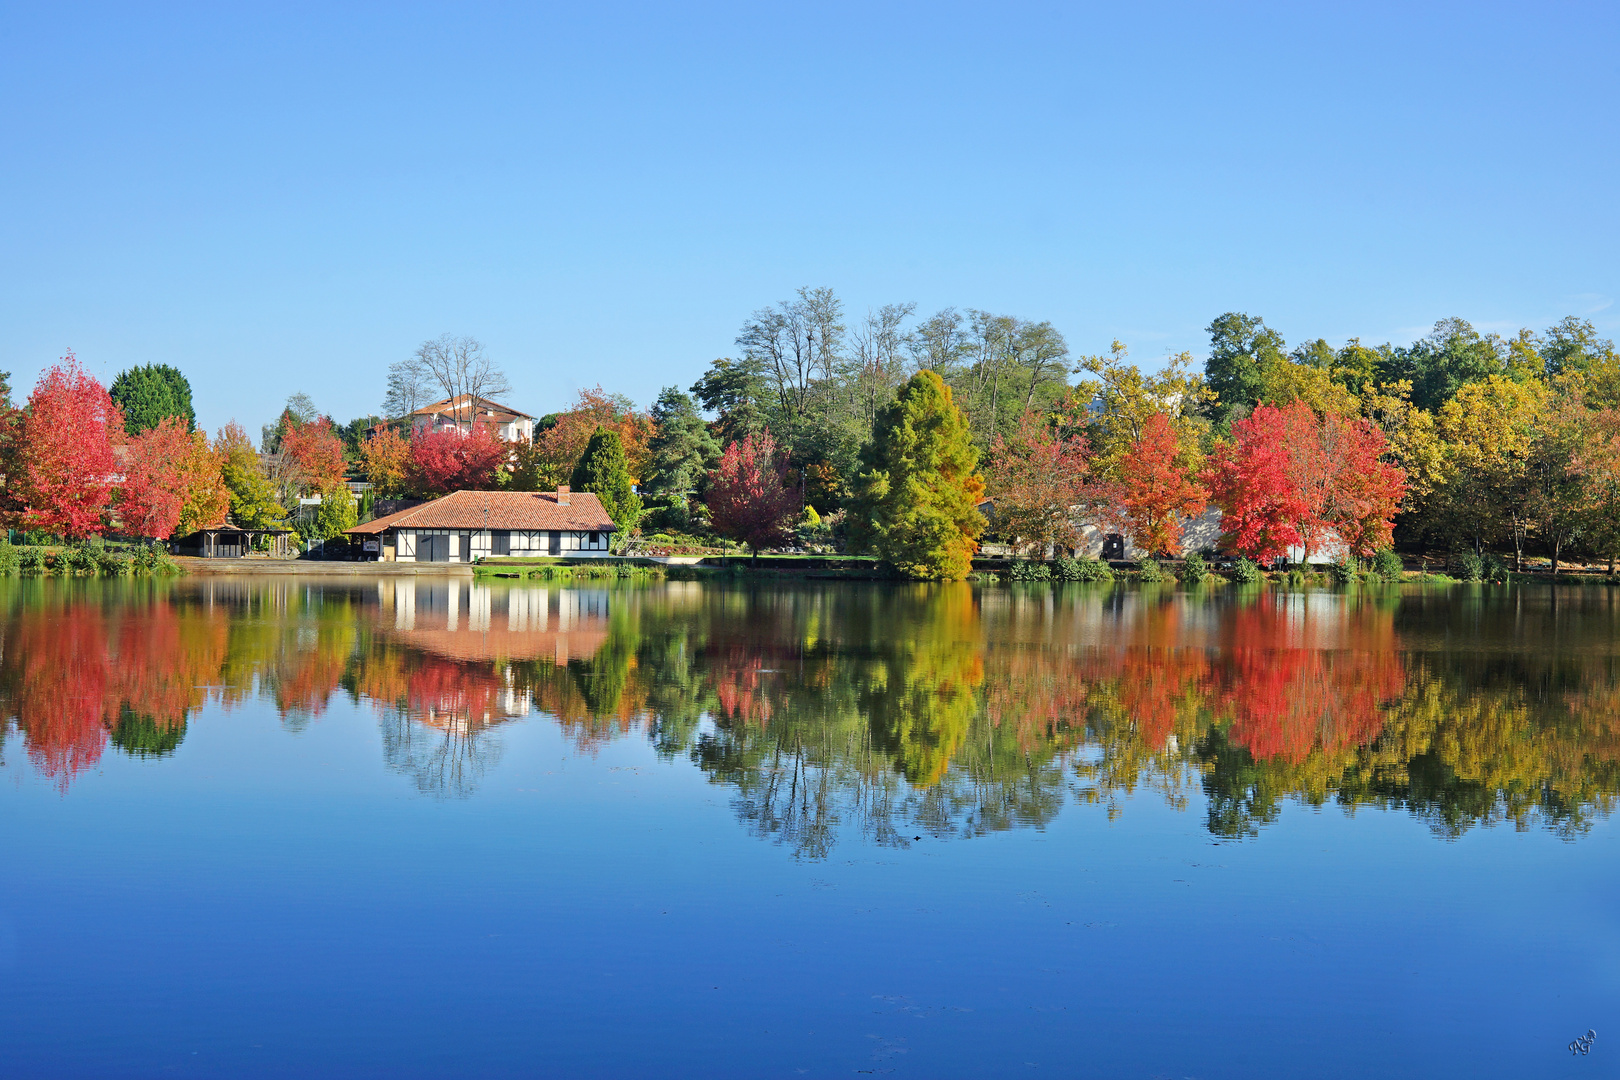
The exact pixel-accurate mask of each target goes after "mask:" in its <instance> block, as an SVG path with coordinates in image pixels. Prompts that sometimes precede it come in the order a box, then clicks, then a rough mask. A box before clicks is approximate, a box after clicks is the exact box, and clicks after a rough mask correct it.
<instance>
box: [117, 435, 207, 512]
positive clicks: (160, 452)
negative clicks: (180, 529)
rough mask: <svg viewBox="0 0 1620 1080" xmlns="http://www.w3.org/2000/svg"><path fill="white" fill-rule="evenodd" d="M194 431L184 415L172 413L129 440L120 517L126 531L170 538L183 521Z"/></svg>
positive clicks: (119, 510)
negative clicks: (191, 430)
mask: <svg viewBox="0 0 1620 1080" xmlns="http://www.w3.org/2000/svg"><path fill="white" fill-rule="evenodd" d="M190 449H191V433H190V432H189V431H187V430H186V420H185V417H183V416H171V417H169V418H168V419H166V420H163V421H161V422H160V423H159V424H158V426H157V427H155V428H152V429H151V430H149V431H143V432H141V433H140V434H139V435H137V436H135V437H134V438H133V439H131V440H130V442H129V456H128V458H127V459H126V461H125V466H124V487H123V490H122V492H121V493H120V496H119V500H118V517H119V520H120V521H122V522H123V529H124V531H125V532H127V533H130V534H131V535H133V536H146V537H151V538H152V539H154V540H167V539H168V538H169V537H170V536H171V535H173V533H174V527H175V526H176V525H177V524H179V522H180V509H181V506H182V504H183V503H184V501H185V489H186V480H187V478H186V476H185V474H184V470H183V466H184V462H185V460H186V457H187V455H188V453H189V451H190Z"/></svg>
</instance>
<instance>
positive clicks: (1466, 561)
mask: <svg viewBox="0 0 1620 1080" xmlns="http://www.w3.org/2000/svg"><path fill="white" fill-rule="evenodd" d="M1446 572H1447V573H1448V574H1450V575H1451V576H1452V577H1454V578H1456V579H1457V580H1458V581H1484V580H1485V565H1484V560H1482V559H1481V558H1480V557H1479V556H1478V555H1475V554H1474V553H1473V552H1472V551H1454V552H1452V553H1451V558H1450V559H1448V560H1447V561H1446Z"/></svg>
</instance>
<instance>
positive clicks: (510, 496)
mask: <svg viewBox="0 0 1620 1080" xmlns="http://www.w3.org/2000/svg"><path fill="white" fill-rule="evenodd" d="M569 503H570V505H568V506H559V505H557V493H556V492H555V491H453V492H451V493H450V494H449V495H446V496H444V497H443V498H442V499H434V500H433V501H432V502H427V503H423V504H422V505H421V506H413V507H411V508H409V509H408V510H401V511H399V512H398V513H397V514H389V515H387V516H386V517H380V518H376V519H375V520H372V521H368V522H366V523H365V524H363V525H356V526H355V527H354V528H352V529H350V530H348V531H349V532H351V533H366V534H372V533H381V532H386V531H387V530H389V529H485V528H488V529H524V530H535V531H539V530H550V529H557V530H559V531H563V532H612V531H613V519H612V518H610V517H608V514H607V511H606V510H604V509H602V500H600V499H598V498H597V497H596V496H595V495H592V494H591V493H590V492H588V491H576V492H574V493H573V494H571V495H570V496H569Z"/></svg>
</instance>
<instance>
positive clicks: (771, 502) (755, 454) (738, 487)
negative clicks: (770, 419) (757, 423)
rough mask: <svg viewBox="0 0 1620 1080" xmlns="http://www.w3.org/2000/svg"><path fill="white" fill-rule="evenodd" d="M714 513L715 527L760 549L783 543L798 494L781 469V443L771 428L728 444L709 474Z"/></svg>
mask: <svg viewBox="0 0 1620 1080" xmlns="http://www.w3.org/2000/svg"><path fill="white" fill-rule="evenodd" d="M708 502H709V515H710V520H711V523H712V524H713V526H714V531H715V532H717V533H719V534H720V535H721V536H729V537H732V538H733V539H736V540H741V541H742V542H743V543H745V544H747V545H748V546H749V547H751V548H753V549H754V550H755V551H758V550H759V549H760V548H762V547H766V546H768V545H770V544H775V543H780V542H781V541H782V540H783V539H785V538H786V536H787V526H788V523H789V521H790V520H791V518H792V517H793V515H794V513H795V511H796V510H797V508H798V495H797V494H796V493H795V492H793V491H791V490H789V489H787V488H785V487H783V485H782V474H781V472H780V471H779V470H778V469H777V467H776V441H775V440H774V439H772V438H771V433H770V432H769V431H762V432H759V433H757V434H750V435H748V436H747V437H746V438H744V439H743V440H742V442H734V443H732V444H731V445H730V446H728V447H726V452H725V454H724V455H723V456H722V457H721V458H720V467H719V468H717V469H715V470H714V471H713V472H712V473H710V474H709V497H708Z"/></svg>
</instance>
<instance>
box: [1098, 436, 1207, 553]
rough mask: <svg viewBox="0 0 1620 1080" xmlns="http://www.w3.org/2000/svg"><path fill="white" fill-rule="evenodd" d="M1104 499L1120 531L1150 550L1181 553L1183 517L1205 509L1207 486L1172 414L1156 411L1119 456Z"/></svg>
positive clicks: (1138, 544) (1139, 545)
mask: <svg viewBox="0 0 1620 1080" xmlns="http://www.w3.org/2000/svg"><path fill="white" fill-rule="evenodd" d="M1109 487H1110V493H1111V497H1110V498H1109V499H1108V503H1109V505H1110V508H1111V509H1112V511H1113V515H1114V516H1115V517H1116V518H1117V519H1118V522H1119V524H1120V526H1121V528H1122V531H1124V532H1126V533H1128V534H1129V535H1130V537H1131V538H1132V539H1133V540H1135V541H1136V545H1137V546H1138V547H1140V548H1144V549H1146V550H1148V551H1151V552H1154V553H1163V554H1165V555H1179V554H1180V553H1181V529H1182V525H1183V523H1184V522H1186V521H1187V520H1188V519H1190V518H1194V517H1197V516H1198V515H1199V514H1201V513H1203V512H1204V507H1205V505H1207V504H1208V502H1209V492H1208V491H1206V490H1205V489H1204V486H1203V485H1202V484H1200V483H1199V482H1198V481H1197V479H1195V477H1194V475H1193V469H1192V466H1191V462H1189V461H1188V460H1187V453H1186V450H1185V449H1184V448H1183V447H1182V445H1181V443H1180V440H1178V439H1177V437H1176V432H1175V429H1174V428H1173V427H1171V426H1170V418H1169V417H1168V416H1166V415H1165V414H1164V413H1162V412H1161V413H1154V414H1153V415H1152V416H1150V417H1148V418H1147V422H1146V423H1145V424H1143V425H1142V434H1141V437H1140V438H1138V439H1137V440H1136V442H1135V443H1134V444H1133V445H1132V446H1131V448H1130V449H1129V450H1127V451H1126V452H1125V455H1124V456H1123V457H1122V458H1120V461H1119V468H1118V472H1117V478H1116V479H1115V481H1114V482H1113V483H1112V484H1110V485H1109Z"/></svg>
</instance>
